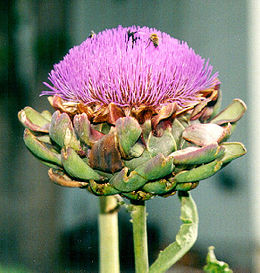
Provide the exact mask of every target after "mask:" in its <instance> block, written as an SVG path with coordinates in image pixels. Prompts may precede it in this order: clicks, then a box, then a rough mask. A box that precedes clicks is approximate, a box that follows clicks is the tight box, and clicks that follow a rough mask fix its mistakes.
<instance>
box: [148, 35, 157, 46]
mask: <svg viewBox="0 0 260 273" xmlns="http://www.w3.org/2000/svg"><path fill="white" fill-rule="evenodd" d="M149 40H150V42H149V44H150V43H151V42H152V43H153V45H154V47H157V46H158V45H159V37H158V35H157V34H156V33H152V34H151V35H150V37H149Z"/></svg>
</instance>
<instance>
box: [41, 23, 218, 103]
mask: <svg viewBox="0 0 260 273" xmlns="http://www.w3.org/2000/svg"><path fill="white" fill-rule="evenodd" d="M152 34H155V35H152ZM151 35H152V36H151ZM211 74H212V66H211V65H209V62H208V61H206V62H205V59H203V58H201V57H200V56H199V55H197V54H195V52H194V50H193V49H191V48H189V46H188V45H187V43H185V42H181V41H179V40H177V39H175V38H172V37H171V36H170V35H168V34H166V33H164V32H160V31H158V30H156V29H153V28H148V27H138V26H132V27H128V28H124V27H122V26H118V27H117V28H114V29H108V30H104V31H103V32H100V33H98V34H97V35H94V36H93V37H91V38H88V39H86V40H85V41H84V42H83V43H82V44H80V45H79V46H75V47H73V48H72V49H70V51H69V53H68V54H67V55H66V56H65V57H64V59H63V60H62V61H61V62H59V63H58V64H55V65H54V69H53V70H52V71H51V72H50V73H49V78H48V79H49V80H50V82H51V83H52V85H50V84H48V83H44V84H45V85H46V86H48V87H49V88H50V89H51V90H50V91H43V92H42V93H41V95H56V96H58V97H61V98H62V99H64V100H65V101H70V102H75V103H83V104H86V105H89V104H92V103H94V104H98V105H108V104H109V103H114V104H116V105H118V106H130V107H136V106H137V107H138V106H140V105H146V106H158V105H163V104H166V103H172V102H176V103H177V104H178V105H179V106H180V107H185V106H188V105H193V104H196V103H197V102H199V101H201V100H203V99H204V98H203V97H202V96H201V94H200V92H201V91H203V90H205V89H208V88H214V86H216V85H217V84H219V81H218V80H217V77H218V73H215V74H214V75H211Z"/></svg>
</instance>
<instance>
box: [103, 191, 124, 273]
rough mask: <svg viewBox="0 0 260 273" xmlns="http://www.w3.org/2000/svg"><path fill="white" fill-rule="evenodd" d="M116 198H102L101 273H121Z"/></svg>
mask: <svg viewBox="0 0 260 273" xmlns="http://www.w3.org/2000/svg"><path fill="white" fill-rule="evenodd" d="M116 208H117V200H116V197H114V196H107V197H100V213H99V255H100V256H99V257H100V258H99V266H100V273H119V272H120V269H119V243H118V213H117V209H116Z"/></svg>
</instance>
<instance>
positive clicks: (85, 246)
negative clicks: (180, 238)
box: [60, 217, 160, 272]
mask: <svg viewBox="0 0 260 273" xmlns="http://www.w3.org/2000/svg"><path fill="white" fill-rule="evenodd" d="M97 230H98V225H97V223H90V222H86V223H84V224H81V225H80V226H78V227H75V228H74V229H72V230H68V231H66V232H64V233H63V234H62V235H61V243H60V260H61V267H62V268H63V269H64V270H72V271H73V270H76V269H81V270H83V272H98V233H97ZM159 240H160V229H159V227H157V226H155V225H153V224H149V225H148V245H149V261H150V263H152V261H153V260H154V259H155V258H156V256H157V252H158V249H159V248H160V245H159ZM119 242H120V246H119V249H120V268H121V271H122V272H125V271H127V270H133V269H134V249H133V235H132V225H131V224H130V222H129V219H128V218H127V217H120V218H119ZM84 270H85V271H84ZM73 272H74V271H73ZM80 272H81V271H80Z"/></svg>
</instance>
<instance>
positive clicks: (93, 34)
mask: <svg viewBox="0 0 260 273" xmlns="http://www.w3.org/2000/svg"><path fill="white" fill-rule="evenodd" d="M95 35H96V33H95V32H94V31H93V30H91V31H90V34H89V36H88V38H90V39H91V38H93V37H94V36H95Z"/></svg>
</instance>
